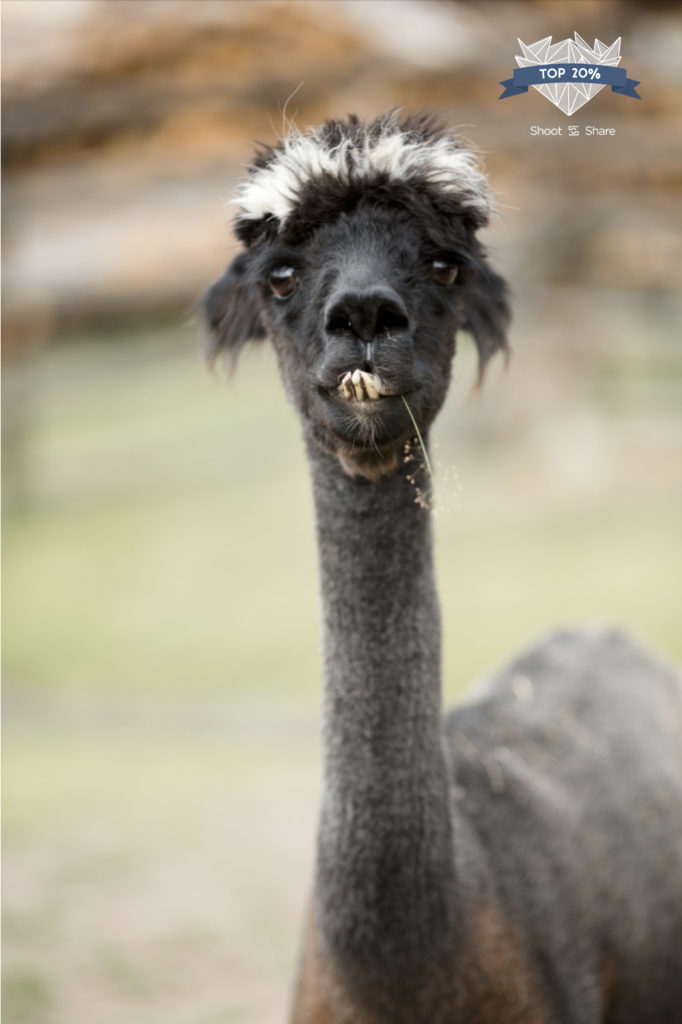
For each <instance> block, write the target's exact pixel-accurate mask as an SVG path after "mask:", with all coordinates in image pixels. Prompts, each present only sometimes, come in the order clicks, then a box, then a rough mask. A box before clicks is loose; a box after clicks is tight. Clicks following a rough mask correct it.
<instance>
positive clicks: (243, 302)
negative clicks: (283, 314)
mask: <svg viewBox="0 0 682 1024" xmlns="http://www.w3.org/2000/svg"><path fill="white" fill-rule="evenodd" d="M248 258H249V257H248V253H245V252H241V253H239V255H238V256H235V258H234V259H233V260H232V262H231V263H230V265H229V266H228V267H227V269H226V271H225V273H224V274H223V276H222V277H221V278H219V280H217V281H216V282H215V284H212V285H211V287H210V288H209V289H208V291H207V292H206V294H205V295H204V296H203V298H202V300H201V303H200V306H201V311H202V313H203V316H204V320H205V323H206V326H207V327H208V331H209V336H208V343H207V346H206V356H207V359H208V361H209V363H211V364H212V363H214V362H215V360H216V358H217V357H218V355H220V353H221V352H229V353H230V355H231V357H232V360H233V361H234V360H235V359H236V358H237V356H238V354H239V352H240V351H241V349H242V346H243V345H244V344H245V343H246V342H247V341H249V339H251V338H253V339H258V338H264V337H265V329H264V327H263V323H262V320H261V309H260V303H259V297H258V291H257V289H256V286H255V285H254V284H253V282H252V281H250V280H249V278H248V275H247V270H248Z"/></svg>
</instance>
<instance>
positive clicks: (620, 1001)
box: [444, 631, 682, 1024]
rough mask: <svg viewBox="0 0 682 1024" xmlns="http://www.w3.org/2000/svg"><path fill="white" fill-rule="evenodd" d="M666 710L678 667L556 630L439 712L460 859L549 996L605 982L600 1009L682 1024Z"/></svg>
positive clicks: (679, 892)
mask: <svg viewBox="0 0 682 1024" xmlns="http://www.w3.org/2000/svg"><path fill="white" fill-rule="evenodd" d="M681 708H682V680H681V679H680V677H679V676H678V675H677V674H676V673H675V672H674V671H673V670H672V669H671V668H670V667H669V666H667V665H666V664H665V663H664V662H662V661H660V660H659V659H658V658H656V657H654V656H652V655H651V654H650V653H649V652H648V651H646V650H645V649H644V648H642V647H641V646H639V645H638V644H637V643H635V642H634V641H633V640H632V639H630V638H629V637H627V636H626V635H625V634H623V633H620V632H615V631H610V632H606V633H601V634H597V633H592V634H590V633H587V632H577V631H561V632H557V633H554V634H552V635H551V636H549V637H547V638H546V639H544V640H543V641H541V642H540V643H538V644H537V645H536V646H534V647H532V648H531V649H529V650H528V651H526V652H525V653H523V654H522V655H521V656H520V657H518V658H517V659H516V660H514V661H513V662H512V663H511V664H510V665H509V666H507V667H506V668H505V669H504V670H502V671H501V672H500V673H499V674H498V675H496V676H494V677H493V678H492V679H491V680H490V681H489V682H487V683H486V684H485V685H484V686H483V687H482V688H481V690H480V691H479V693H478V694H477V695H475V696H474V697H473V698H472V700H471V701H470V702H469V703H467V704H465V705H464V706H462V707H460V708H458V709H456V710H454V711H452V712H451V713H450V714H449V715H448V716H447V717H446V719H445V723H444V729H445V736H446V740H447V745H448V748H449V751H450V754H451V757H452V771H453V783H454V789H453V793H454V798H455V803H456V806H457V809H458V814H459V815H461V818H462V820H464V821H466V822H467V823H468V824H469V827H470V834H471V836H472V837H474V839H473V840H472V844H471V845H472V846H475V849H474V850H472V852H471V853H470V854H469V855H468V860H469V861H470V862H471V861H473V862H476V863H478V864H479V865H482V867H481V873H480V885H481V888H482V890H483V891H485V890H486V887H488V886H489V879H491V878H494V880H495V881H494V900H495V902H496V904H498V905H499V907H500V913H501V914H502V916H503V917H504V918H505V919H510V920H511V921H513V922H514V924H515V927H516V928H517V929H518V931H519V932H520V933H522V934H523V935H524V937H525V941H526V942H527V943H528V942H530V943H531V945H532V946H534V947H535V948H536V949H538V950H543V958H544V959H545V961H546V963H547V969H546V975H547V977H548V978H549V979H550V984H551V986H552V987H553V988H554V993H553V997H554V1002H555V1005H557V1006H565V1007H569V1006H571V1005H573V1004H575V1003H576V1002H578V1003H579V1002H580V1000H581V999H582V1002H583V1004H585V1003H589V1000H590V995H591V996H592V997H593V998H594V1000H595V1002H596V1001H601V1000H603V992H604V991H605V990H607V991H608V990H609V989H612V990H613V992H614V999H613V1005H612V1013H613V1020H617V1021H619V1022H620V1021H623V1022H630V1021H631V1022H633V1024H647V1022H651V1024H664V1022H670V1024H679V1021H680V1020H682V921H681V920H680V907H681V906H682V713H681V710H680V709H681ZM459 855H460V857H462V856H466V853H464V854H463V852H462V850H461V846H460V850H459ZM467 871H470V868H469V867H468V868H467ZM595 964H598V965H599V970H598V971H597V972H596V973H595ZM559 965H561V968H560V969H559ZM599 977H601V985H600V986H599V988H600V989H601V993H602V994H600V991H598V986H597V985H596V984H595V979H596V978H599ZM562 978H563V979H564V980H563V981H562V980H561V979H562ZM567 978H568V979H570V985H568V984H567V983H566V980H565V979H567ZM604 978H607V979H612V980H610V981H609V980H607V981H606V982H605V981H604ZM562 986H566V987H565V989H564V988H562ZM581 988H582V989H583V992H582V995H581V996H580V997H577V994H578V993H579V992H580V990H581ZM591 988H594V992H592V993H591V992H590V989H591ZM616 992H617V996H616V995H615V993H616ZM652 993H653V996H652ZM657 1000H658V1002H657ZM608 1019H609V1020H610V1019H612V1018H611V1017H609V1018H608Z"/></svg>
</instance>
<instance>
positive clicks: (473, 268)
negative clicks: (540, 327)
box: [463, 259, 510, 384]
mask: <svg viewBox="0 0 682 1024" xmlns="http://www.w3.org/2000/svg"><path fill="white" fill-rule="evenodd" d="M463 293H464V314H465V321H464V324H463V327H464V329H465V330H466V331H469V332H470V334H471V335H472V336H473V338H474V341H475V342H476V347H477V348H478V379H479V384H480V383H481V381H482V380H483V375H484V373H485V367H486V364H487V362H488V360H489V359H490V357H491V356H492V355H494V354H495V352H504V353H508V351H509V346H508V344H507V328H508V327H509V320H510V310H509V303H508V301H507V295H508V289H507V284H506V281H505V280H504V279H503V278H502V277H500V275H499V274H496V273H495V271H494V270H491V268H490V267H489V266H488V263H487V262H486V261H485V260H484V259H477V260H476V261H475V262H473V263H471V264H469V265H468V266H467V278H466V286H465V288H464V289H463Z"/></svg>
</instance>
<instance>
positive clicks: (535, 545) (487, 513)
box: [3, 330, 682, 698]
mask: <svg viewBox="0 0 682 1024" xmlns="http://www.w3.org/2000/svg"><path fill="white" fill-rule="evenodd" d="M189 334H190V332H188V331H187V330H176V331H172V330H167V331H159V332H156V333H152V334H151V335H145V336H143V337H133V338H129V339H127V340H125V341H123V340H121V339H119V338H113V339H108V340H102V339H99V340H98V342H97V343H96V344H87V343H86V342H83V341H81V343H80V344H75V343H74V344H72V345H64V346H62V347H61V348H57V349H54V350H52V351H50V352H48V353H47V354H46V355H45V356H44V357H43V358H42V359H41V361H40V362H36V363H34V364H28V365H26V366H24V367H23V368H21V369H20V370H16V371H11V370H10V371H9V376H10V381H9V388H10V395H14V402H12V401H10V403H9V415H10V416H11V413H12V409H13V406H15V405H20V406H21V415H20V427H21V429H20V431H18V430H16V431H12V429H11V426H12V425H11V423H10V437H11V439H12V450H11V453H10V454H11V457H10V460H9V462H10V469H11V474H10V483H9V487H8V501H7V510H6V514H5V532H4V579H5V603H4V610H3V614H4V636H5V645H4V667H5V678H6V680H7V681H8V683H9V685H10V686H15V687H20V688H21V689H23V690H25V689H27V688H28V689H34V690H35V689H45V690H49V691H51V692H110V693H115V694H130V695H132V694H141V693H142V694H144V693H158V694H163V693H169V694H171V693H172V694H181V693H184V694H187V695H191V696H199V695H201V694H206V693H219V694H222V695H229V694H237V695H239V694H241V695H247V694H248V695H252V696H253V695H260V696H266V695H267V694H269V693H271V692H276V693H277V694H278V695H280V696H283V697H285V698H286V696H287V695H289V694H291V695H292V696H294V695H312V694H314V693H316V691H317V686H318V669H317V665H318V653H317V652H318V638H317V625H318V609H317V585H316V575H315V552H314V544H313V518H312V509H311V502H310V497H309V487H308V480H307V474H306V468H305V465H304V460H303V455H302V451H301V447H302V446H301V444H300V440H299V429H298V425H297V422H296V420H295V417H294V414H293V412H292V410H291V409H289V408H288V407H287V405H286V402H285V399H284V397H283V395H282V390H281V386H280V384H279V381H278V379H277V374H276V370H275V367H274V360H273V359H272V357H271V355H270V353H269V352H268V350H267V349H265V348H264V347H261V350H260V351H254V352H252V353H249V354H247V355H245V356H244V357H243V359H242V364H241V365H240V367H239V368H238V371H237V374H236V377H235V379H234V380H233V381H230V382H226V381H225V380H224V379H223V378H221V377H220V376H216V377H210V376H209V375H208V374H207V372H206V371H205V370H204V368H203V365H202V364H201V362H200V360H199V358H198V355H197V354H196V353H195V352H194V351H193V349H192V345H191V341H189V340H188V335H189ZM13 373H14V375H15V378H16V379H13V378H12V374H13ZM500 386H501V387H504V386H505V382H504V381H503V382H502V384H501V385H500ZM492 401H494V398H493V399H492ZM461 410H462V406H461V404H460V405H459V406H457V404H455V408H454V411H452V412H450V413H449V414H448V415H447V416H446V424H445V428H444V431H442V432H441V437H440V442H439V461H441V462H444V463H445V466H446V469H447V468H448V467H449V466H451V465H453V464H454V465H457V466H458V468H459V473H460V478H462V479H463V482H464V492H463V494H461V495H460V496H459V498H458V500H457V506H456V507H455V508H454V509H450V510H449V511H448V512H447V513H446V514H445V515H441V516H440V518H439V520H438V535H439V547H438V552H437V562H438V569H439V578H440V581H441V588H442V596H443V606H444V622H445V627H446V653H447V673H446V680H447V691H448V694H449V696H453V695H454V694H455V693H456V692H457V691H458V690H459V689H460V688H461V687H462V686H464V685H465V684H466V683H467V681H468V680H470V679H471V677H472V676H475V675H478V674H479V673H481V672H483V671H485V670H486V669H487V668H489V667H490V666H491V665H493V664H494V663H495V662H496V661H498V660H499V659H501V658H502V657H504V656H505V655H507V654H509V652H510V651H511V650H513V649H514V648H515V647H517V646H518V645H519V643H523V642H525V640H526V639H527V638H529V637H531V636H532V635H533V634H535V633H536V632H537V631H538V630H542V629H545V628H547V627H549V626H550V625H551V624H552V623H556V622H563V621H567V620H569V621H580V620H584V619H594V618H596V619H601V620H604V619H606V620H609V621H611V620H619V621H622V622H624V623H626V624H628V625H630V626H631V627H632V628H634V629H635V631H637V632H640V633H641V634H642V635H643V636H644V637H645V638H646V639H648V640H649V641H650V642H651V643H652V644H656V645H660V646H662V647H663V648H664V649H666V650H667V651H668V652H669V654H670V655H673V656H677V657H679V656H680V655H682V637H681V635H680V631H679V623H678V621H677V617H678V610H679V607H680V600H679V598H680V596H681V592H680V579H681V578H682V571H681V570H682V554H681V545H680V538H679V529H678V524H679V522H680V507H681V505H682V500H681V498H680V494H679V490H675V486H674V485H675V480H674V479H673V480H672V482H671V488H672V489H671V491H670V493H668V492H666V491H665V490H664V491H663V494H662V496H661V495H659V496H658V497H657V498H655V499H654V500H651V499H650V498H649V497H648V495H647V493H646V492H643V493H640V494H639V495H637V494H636V491H635V492H631V491H628V493H627V494H626V495H625V497H623V495H622V494H621V492H620V491H619V489H618V481H616V483H615V484H614V485H613V486H614V490H613V493H611V494H609V493H599V494H597V495H596V497H595V498H594V499H593V500H589V501H588V502H587V503H583V504H582V505H579V506H578V507H576V506H575V505H574V504H573V505H572V504H571V503H570V502H568V503H567V504H566V503H564V502H563V501H562V499H561V497H556V496H554V497H553V496H552V495H551V494H546V493H544V492H543V490H542V488H538V486H537V480H536V479H535V478H536V477H537V472H538V469H537V465H536V464H535V463H534V462H533V461H532V459H530V458H529V457H528V456H527V454H526V453H525V452H524V450H523V446H522V445H520V444H519V442H518V439H517V440H516V442H514V441H513V440H512V442H508V441H507V440H506V439H504V438H502V439H500V438H497V439H493V440H494V444H493V445H488V447H487V448H486V447H484V448H483V449H481V448H480V447H478V448H477V447H476V445H475V444H473V445H472V444H471V443H470V438H469V440H468V441H467V442H466V443H464V442H462V441H461V440H460V438H459V437H458V417H459V418H460V419H461V418H462V411H461ZM485 412H486V396H485V393H484V396H483V399H482V400H481V402H479V404H478V407H477V408H476V409H474V410H473V412H472V411H471V410H467V409H466V407H464V414H463V416H464V418H466V417H467V416H468V417H469V419H470V420H471V419H472V418H473V419H475V417H476V416H480V417H481V418H482V419H485ZM614 429H615V430H617V429H618V425H617V424H616V426H615V427H614ZM630 471H631V473H632V474H633V476H636V473H637V468H636V466H634V465H633V466H632V467H630ZM633 493H634V494H635V496H634V497H633ZM524 495H525V496H524ZM505 505H506V506H507V508H506V509H505ZM460 637H462V638H465V640H466V642H465V643H464V642H462V641H461V640H459V639H458V638H460Z"/></svg>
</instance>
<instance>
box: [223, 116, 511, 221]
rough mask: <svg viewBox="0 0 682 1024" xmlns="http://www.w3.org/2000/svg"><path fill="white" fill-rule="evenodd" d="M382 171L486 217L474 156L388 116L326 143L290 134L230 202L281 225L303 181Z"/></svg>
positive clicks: (486, 200) (315, 132)
mask: <svg viewBox="0 0 682 1024" xmlns="http://www.w3.org/2000/svg"><path fill="white" fill-rule="evenodd" d="M382 175H385V176H386V177H387V178H388V179H389V180H390V181H396V182H399V181H406V180H410V179H411V178H414V177H421V178H423V179H424V181H426V182H428V183H429V184H430V185H431V186H433V187H434V188H437V189H440V190H442V191H443V192H447V193H458V194H459V196H460V197H461V202H462V206H464V207H465V208H466V207H470V208H472V209H474V210H475V211H476V212H477V213H478V214H482V215H483V216H484V217H486V218H487V216H488V215H489V213H490V212H491V201H490V197H489V193H488V186H487V181H486V178H485V175H484V174H483V173H482V172H481V170H480V168H479V166H478V159H477V157H476V155H475V154H474V153H473V152H471V151H470V150H466V149H461V148H460V146H459V144H458V143H457V141H456V139H454V138H453V137H451V136H438V137H435V138H433V139H423V138H416V137H415V135H414V134H411V133H410V132H409V131H404V130H401V129H400V128H399V127H398V126H397V125H396V122H395V121H390V120H388V121H387V122H386V125H385V129H384V131H383V132H380V133H379V134H378V135H372V134H371V133H370V132H369V131H368V130H367V129H365V132H364V134H361V135H360V136H359V137H353V138H351V137H350V136H348V137H347V138H345V139H343V140H342V141H341V142H340V143H338V144H337V145H335V146H330V145H329V144H328V143H327V142H326V140H325V138H324V136H323V135H322V134H321V131H320V129H311V130H310V131H309V132H307V133H303V132H293V133H292V134H290V135H289V136H287V138H285V139H284V140H283V142H282V143H281V145H280V147H279V148H278V149H276V150H275V151H274V155H273V158H272V159H271V160H270V161H269V162H268V163H267V164H266V165H265V166H264V167H260V168H258V169H257V170H256V171H254V172H253V173H252V174H251V176H250V177H249V178H248V179H247V180H246V181H245V182H243V183H242V184H241V185H240V186H239V188H238V191H237V196H236V198H235V199H234V200H233V203H234V204H235V205H236V206H237V207H238V208H239V210H240V216H241V218H243V219H244V220H252V221H258V220H262V219H263V218H271V217H274V218H276V219H277V220H278V221H279V224H280V229H281V228H282V227H283V226H284V225H285V223H286V220H287V218H288V217H289V216H290V215H291V214H292V212H293V211H294V209H295V207H296V205H297V203H298V202H299V201H300V198H301V193H302V191H303V189H304V187H305V185H306V184H307V183H308V182H310V181H314V180H315V179H319V178H322V177H324V176H329V177H332V178H336V179H337V180H338V181H341V182H347V183H350V182H357V183H362V182H363V181H364V182H367V183H370V182H371V181H372V179H373V178H377V177H380V176H382Z"/></svg>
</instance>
